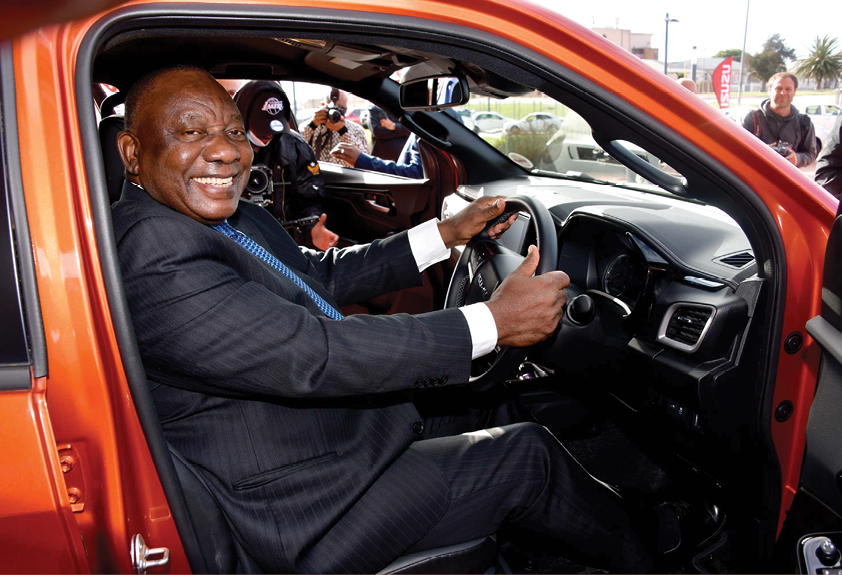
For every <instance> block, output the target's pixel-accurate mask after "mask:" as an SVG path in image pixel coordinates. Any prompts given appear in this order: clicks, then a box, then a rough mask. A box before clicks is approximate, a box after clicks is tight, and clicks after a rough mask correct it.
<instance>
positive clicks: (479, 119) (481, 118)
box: [471, 112, 511, 134]
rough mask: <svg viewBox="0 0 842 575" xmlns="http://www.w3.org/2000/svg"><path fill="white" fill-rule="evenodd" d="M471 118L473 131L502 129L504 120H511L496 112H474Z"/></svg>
mask: <svg viewBox="0 0 842 575" xmlns="http://www.w3.org/2000/svg"><path fill="white" fill-rule="evenodd" d="M471 120H473V122H474V132H476V133H477V134H479V133H480V132H494V131H497V130H502V129H503V126H504V125H505V123H506V122H509V121H511V118H507V117H506V116H503V115H502V114H498V113H497V112H474V113H473V114H472V115H471Z"/></svg>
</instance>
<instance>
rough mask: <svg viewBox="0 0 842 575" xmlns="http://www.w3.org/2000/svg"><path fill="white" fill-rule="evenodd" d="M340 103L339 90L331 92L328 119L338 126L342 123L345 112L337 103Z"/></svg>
mask: <svg viewBox="0 0 842 575" xmlns="http://www.w3.org/2000/svg"><path fill="white" fill-rule="evenodd" d="M338 101H339V90H337V89H336V88H334V89H332V90H331V91H330V104H328V105H327V119H328V121H330V122H331V123H333V124H338V123H339V122H341V121H342V116H344V115H345V114H344V112H345V110H344V109H343V108H342V107H341V106H339V105H338V104H337V103H336V102H338Z"/></svg>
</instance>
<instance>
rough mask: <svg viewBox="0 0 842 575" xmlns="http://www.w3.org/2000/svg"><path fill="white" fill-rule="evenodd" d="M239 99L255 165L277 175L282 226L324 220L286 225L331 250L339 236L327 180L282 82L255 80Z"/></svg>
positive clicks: (304, 240)
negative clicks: (298, 127) (328, 207)
mask: <svg viewBox="0 0 842 575" xmlns="http://www.w3.org/2000/svg"><path fill="white" fill-rule="evenodd" d="M234 101H235V102H236V103H237V107H238V108H239V110H240V113H241V114H242V115H243V120H244V122H245V126H246V132H247V135H248V140H249V143H250V144H251V146H252V149H253V150H254V164H255V165H258V164H260V165H265V166H268V167H269V169H270V170H271V171H272V179H273V192H272V196H273V198H272V211H273V213H274V214H275V217H277V218H278V219H279V220H281V221H282V222H287V223H289V222H294V221H297V220H301V219H303V218H308V217H312V216H319V219H318V221H317V222H315V223H310V224H300V225H289V224H287V225H285V227H287V229H288V231H290V232H291V233H292V234H293V236H294V237H296V240H297V241H299V243H301V244H303V245H306V246H308V247H315V248H317V249H320V250H326V249H328V248H331V247H334V246H336V245H337V243H338V242H339V236H338V235H336V234H335V233H334V232H332V231H330V230H329V229H327V228H326V227H325V221H326V219H327V215H326V214H325V213H324V210H323V209H322V201H321V200H322V197H323V196H324V194H325V182H324V178H322V175H321V173H320V171H319V162H318V160H317V159H316V156H315V154H314V153H313V150H312V148H311V147H310V146H309V145H308V144H307V142H306V140H304V138H303V137H301V135H300V134H299V133H297V132H296V131H295V129H294V128H293V126H295V118H294V115H293V113H292V110H291V109H290V105H289V99H288V98H287V96H286V93H285V92H284V91H283V89H282V88H281V87H280V85H279V84H278V83H277V82H271V81H267V80H261V81H251V82H246V83H245V84H243V86H242V87H240V89H239V90H238V91H237V93H236V95H235V97H234Z"/></svg>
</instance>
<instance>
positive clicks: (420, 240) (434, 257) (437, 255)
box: [409, 218, 490, 313]
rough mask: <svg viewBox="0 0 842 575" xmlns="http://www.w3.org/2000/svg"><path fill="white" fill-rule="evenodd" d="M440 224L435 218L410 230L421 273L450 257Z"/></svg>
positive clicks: (416, 260)
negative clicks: (440, 231) (442, 237)
mask: <svg viewBox="0 0 842 575" xmlns="http://www.w3.org/2000/svg"><path fill="white" fill-rule="evenodd" d="M438 223H439V220H438V218H435V219H432V220H427V221H426V222H424V223H423V224H419V225H417V226H415V227H414V228H412V229H411V230H409V249H411V250H412V255H413V256H414V257H415V263H416V264H417V265H418V271H419V272H423V271H424V270H425V269H427V268H428V267H430V266H431V265H433V264H436V263H438V262H440V261H443V260H446V259H447V258H448V257H450V250H449V249H447V248H446V247H445V245H444V240H442V239H441V234H440V233H439V227H438ZM489 313H490V312H489Z"/></svg>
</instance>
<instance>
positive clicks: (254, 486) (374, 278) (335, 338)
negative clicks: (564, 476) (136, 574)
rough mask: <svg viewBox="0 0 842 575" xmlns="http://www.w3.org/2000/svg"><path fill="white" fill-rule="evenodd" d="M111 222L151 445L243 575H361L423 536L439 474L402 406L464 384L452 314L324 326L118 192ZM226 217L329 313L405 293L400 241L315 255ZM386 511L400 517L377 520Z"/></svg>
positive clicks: (257, 264)
mask: <svg viewBox="0 0 842 575" xmlns="http://www.w3.org/2000/svg"><path fill="white" fill-rule="evenodd" d="M113 220H114V231H115V234H116V238H117V246H118V251H119V257H120V264H121V267H122V272H123V275H124V280H125V285H126V291H127V296H128V301H129V305H130V307H131V313H132V321H133V323H134V328H135V332H136V333H137V340H138V345H139V347H140V353H141V355H142V358H143V362H144V366H145V368H146V372H147V377H148V380H149V385H150V388H151V392H152V397H153V398H154V401H155V406H156V409H157V410H158V415H159V417H160V419H161V422H162V424H163V427H164V432H165V434H166V437H167V439H168V440H169V441H170V442H171V443H172V444H173V445H174V446H175V447H176V448H177V449H178V450H179V451H181V453H182V454H184V456H185V457H186V458H187V459H189V460H190V461H192V462H193V463H195V464H196V466H197V467H198V469H199V471H200V473H202V475H203V476H204V478H205V480H206V481H207V483H208V484H209V485H210V486H211V490H212V491H213V492H214V495H215V496H216V497H217V499H218V500H219V502H220V504H221V506H222V508H223V510H224V511H225V513H226V515H227V517H228V519H229V523H230V525H231V527H232V530H233V532H234V536H235V539H236V542H237V544H238V551H239V553H240V559H241V561H242V568H244V569H246V570H258V569H262V570H264V571H270V572H280V573H285V572H293V571H310V572H313V571H315V572H322V573H327V572H336V571H352V572H370V571H374V570H376V569H378V568H380V567H382V566H383V565H385V564H387V563H388V562H389V561H391V560H392V559H394V558H395V557H397V556H399V555H400V554H401V553H402V552H403V551H404V550H405V549H407V548H408V547H409V546H410V545H412V544H413V543H414V542H415V541H416V540H418V539H419V538H420V537H421V536H422V535H423V534H424V532H426V530H427V529H429V527H430V526H431V525H433V524H434V523H435V521H436V520H437V519H438V517H439V516H440V514H441V513H443V511H444V510H445V508H446V505H447V496H446V494H441V493H438V489H437V488H436V489H429V490H425V489H424V486H425V485H433V484H434V483H435V481H433V480H434V479H438V478H436V477H435V474H436V473H438V471H436V470H433V469H432V468H431V466H430V465H428V462H426V461H425V460H424V459H423V457H422V456H421V455H418V454H417V453H416V452H414V451H408V452H407V447H408V446H409V445H410V444H411V443H412V442H413V441H414V440H415V439H417V436H416V435H415V434H414V433H413V424H414V423H415V422H416V421H418V420H419V416H418V412H417V411H416V410H415V408H414V407H413V405H412V404H411V403H409V402H408V401H407V395H406V392H407V390H411V389H413V388H414V387H415V385H416V382H417V381H419V380H436V381H445V378H447V380H446V381H447V382H448V383H451V384H452V383H460V382H465V381H467V379H468V375H469V370H470V355H471V339H470V333H469V331H468V327H467V323H466V322H465V320H464V317H463V315H462V314H461V312H459V311H458V310H455V309H452V310H445V311H439V312H433V313H429V314H423V315H417V316H409V315H393V316H350V317H347V318H345V319H344V320H342V321H340V322H336V321H333V320H330V319H328V318H326V317H324V316H323V315H322V314H321V312H320V311H319V310H318V308H317V307H316V305H315V303H314V302H313V301H312V300H311V299H310V298H309V296H307V295H306V294H305V293H304V292H303V291H302V290H301V289H300V288H298V287H297V286H296V285H295V284H294V283H293V282H292V281H290V280H289V279H288V278H286V277H285V276H283V275H282V274H281V273H280V272H277V271H276V270H274V269H272V268H271V267H270V266H268V265H266V264H264V263H263V262H261V261H260V260H258V259H257V258H256V257H254V256H252V255H251V254H249V253H248V252H246V251H245V250H244V249H243V248H241V247H240V246H239V245H237V244H236V243H235V242H233V241H232V240H230V239H229V238H227V237H225V236H223V235H222V234H221V233H219V232H217V231H215V230H213V229H211V228H209V227H207V226H204V225H202V224H200V223H198V222H196V221H194V220H192V219H190V218H188V217H187V216H184V215H182V214H179V213H177V212H175V211H173V210H171V209H169V208H167V207H165V206H164V205H162V204H160V203H158V202H157V201H155V200H154V199H152V198H151V197H150V196H149V195H148V194H146V193H145V192H144V191H142V190H140V189H139V188H136V187H135V186H133V185H131V184H128V183H127V184H126V185H125V187H124V189H123V195H122V198H121V200H120V201H119V202H118V203H117V204H115V206H114V210H113ZM228 221H229V222H230V223H231V224H232V225H233V226H234V227H236V228H237V229H239V230H240V231H242V232H243V233H245V234H247V235H248V236H250V237H251V238H252V239H254V240H255V241H257V242H258V243H260V244H261V245H263V247H265V248H266V249H267V250H269V251H270V252H272V253H273V254H274V255H275V256H276V257H278V258H279V259H281V260H282V261H283V262H284V263H285V264H287V265H288V266H289V267H290V268H292V269H294V270H295V271H296V272H297V273H298V274H299V275H301V276H302V278H304V279H305V281H306V282H307V283H308V284H309V285H310V286H311V287H313V289H314V290H316V291H317V292H319V294H321V295H322V296H324V297H325V298H326V299H327V300H328V301H331V302H334V303H335V304H337V305H344V304H347V303H351V302H356V301H360V300H363V299H366V298H370V297H373V296H374V295H377V294H380V293H385V292H387V291H391V290H394V289H398V288H402V287H406V286H408V285H416V284H418V283H420V281H421V276H420V274H419V273H418V268H417V267H416V264H415V260H414V258H413V257H412V253H411V251H410V248H409V242H408V240H407V237H406V234H405V233H401V234H397V235H395V236H392V237H390V238H388V239H385V240H379V241H375V242H374V243H372V244H370V245H368V246H357V247H354V248H352V249H344V250H330V251H329V252H327V253H321V252H314V251H309V250H304V249H300V248H299V247H298V246H296V245H295V243H294V242H293V241H292V239H291V238H290V237H289V236H288V235H287V234H286V233H285V232H284V231H283V229H282V228H281V227H280V226H279V225H278V223H277V222H276V221H275V220H274V219H273V218H272V216H271V215H270V214H269V213H268V212H266V211H265V210H263V209H262V208H259V207H257V206H255V205H252V204H249V203H246V202H240V207H239V209H238V210H237V213H236V214H234V216H232V217H231V218H229V220H228ZM405 452H406V453H405ZM402 455H403V456H402ZM401 456H402V457H401ZM399 457H400V459H398V458H399ZM396 509H397V510H401V513H400V514H399V515H401V517H402V518H401V519H400V520H399V521H397V522H395V521H394V520H387V519H385V517H384V515H383V511H384V510H389V511H390V512H394V510H396Z"/></svg>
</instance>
